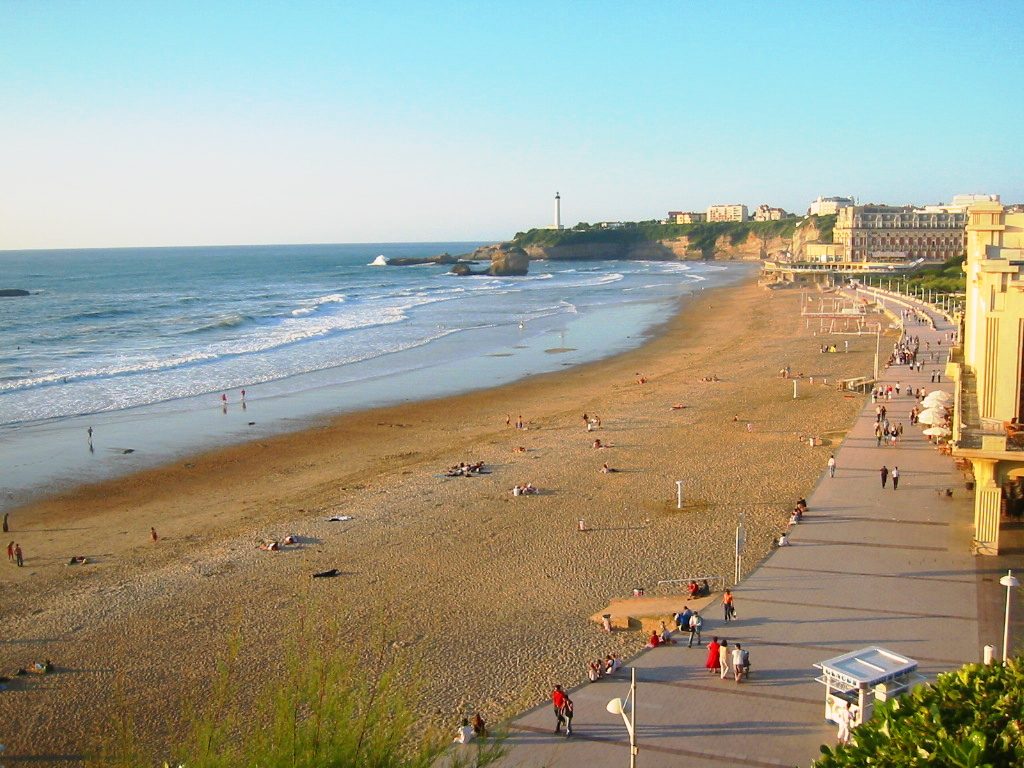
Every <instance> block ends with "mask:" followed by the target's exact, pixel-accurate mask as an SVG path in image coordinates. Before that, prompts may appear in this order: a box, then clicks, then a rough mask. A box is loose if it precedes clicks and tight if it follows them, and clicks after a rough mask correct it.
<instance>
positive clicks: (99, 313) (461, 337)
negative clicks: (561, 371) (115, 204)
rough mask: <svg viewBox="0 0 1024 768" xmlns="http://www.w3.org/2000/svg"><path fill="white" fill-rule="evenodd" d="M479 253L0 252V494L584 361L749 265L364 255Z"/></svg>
mask: <svg viewBox="0 0 1024 768" xmlns="http://www.w3.org/2000/svg"><path fill="white" fill-rule="evenodd" d="M476 245H478V244H477V243H410V244H358V245H351V244H349V245H288V246H244V247H243V246H232V247H206V248H145V249H131V248H128V249H96V250H76V251H24V252H14V251H8V252H0V288H24V289H27V290H29V291H30V292H31V295H30V296H27V297H14V298H3V299H0V467H3V470H2V472H3V475H2V476H0V486H2V488H3V493H4V495H3V497H2V498H0V505H2V506H3V507H10V506H12V505H14V504H16V503H20V502H22V501H24V500H26V499H27V498H29V497H31V496H33V495H36V492H37V491H38V490H39V489H40V488H44V487H45V488H47V489H52V488H55V487H59V486H60V485H61V484H69V483H73V482H82V481H89V480H97V479H102V478H104V477H109V476H112V475H115V474H120V473H124V472H128V471H132V470H135V469H138V468H141V467H144V466H152V465H154V464H156V463H160V462H162V461H166V460H168V459H170V458H173V457H175V456H179V455H184V454H187V453H192V452H195V451H196V450H199V449H204V448H209V447H214V446H216V445H223V444H226V443H230V442H239V441H243V440H246V439H251V438H253V437H258V436H260V435H265V434H271V433H274V432H280V431H284V430H288V429H296V428H299V427H301V426H303V425H305V424H308V423H309V420H310V419H312V418H316V417H322V416H325V415H329V414H333V413H339V412H342V411H347V410H355V409H361V408H366V407H371V406H376V405H382V404H388V403H395V402H402V401H409V400H419V399H424V398H427V397H435V396H442V395H448V394H454V393H457V392H462V391H466V390H469V389H474V388H479V387H485V386H492V385H495V384H500V383H505V382H508V381H514V380H515V379H517V378H521V377H523V376H526V375H529V374H533V373H540V372H544V371H551V370H557V369H558V368H560V367H565V366H568V365H575V364H579V363H581V362H586V361H590V360H594V359H598V358H600V357H602V356H607V355H610V354H613V353H615V352H619V351H622V350H624V349H627V348H629V347H632V346H636V345H638V344H639V343H640V341H641V339H642V337H643V333H644V332H645V331H646V330H647V329H649V328H650V327H652V326H653V325H655V324H657V323H658V322H661V321H663V320H664V319H665V318H666V315H667V312H668V309H667V308H668V307H669V306H670V305H671V302H673V301H674V300H675V299H676V298H677V297H679V296H680V295H682V294H684V293H687V292H692V291H694V290H699V289H701V288H703V287H705V286H709V285H712V284H720V283H722V282H725V281H729V280H732V279H736V277H737V276H738V273H739V272H743V271H745V270H742V269H739V270H737V269H736V268H731V269H730V268H727V267H724V266H722V265H716V264H704V263H686V264H684V263H679V262H644V261H601V262H593V261H586V262H569V261H558V262H548V261H535V262H531V264H530V272H529V274H528V275H527V276H525V277H490V276H485V275H484V276H471V277H456V276H453V275H451V274H449V268H448V267H444V266H437V265H422V266H410V267H394V266H371V262H372V261H374V260H375V259H376V257H378V256H379V255H383V256H385V257H386V258H395V257H423V256H431V255H436V254H438V253H441V252H443V251H447V252H450V253H452V254H461V253H467V252H469V251H471V250H472V249H473V248H474V247H475V246H476ZM243 389H245V390H246V396H245V398H244V401H243V399H242V396H241V390H243ZM89 427H93V429H94V436H93V439H92V440H91V441H88V440H87V438H86V437H85V435H86V430H87V429H88V428H89Z"/></svg>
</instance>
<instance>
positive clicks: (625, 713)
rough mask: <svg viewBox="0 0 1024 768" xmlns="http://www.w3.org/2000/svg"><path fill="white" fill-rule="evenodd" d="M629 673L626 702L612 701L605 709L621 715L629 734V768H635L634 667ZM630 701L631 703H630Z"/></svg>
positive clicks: (636, 749)
mask: <svg viewBox="0 0 1024 768" xmlns="http://www.w3.org/2000/svg"><path fill="white" fill-rule="evenodd" d="M629 671H630V672H631V673H632V675H631V679H630V683H629V693H628V694H627V695H626V700H625V701H623V700H622V699H618V698H615V699H612V700H611V701H609V702H608V706H606V707H605V709H607V710H608V711H609V712H611V713H612V714H613V715H622V722H623V723H625V725H626V732H627V733H629V768H636V753H637V752H639V751H640V750H639V748H638V747H637V745H636V667H630V670H629ZM631 700H632V703H630V701H631Z"/></svg>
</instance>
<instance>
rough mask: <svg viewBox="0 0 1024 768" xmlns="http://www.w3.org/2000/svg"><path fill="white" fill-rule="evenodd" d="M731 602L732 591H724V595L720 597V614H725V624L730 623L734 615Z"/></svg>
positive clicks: (734, 611) (734, 610)
mask: <svg viewBox="0 0 1024 768" xmlns="http://www.w3.org/2000/svg"><path fill="white" fill-rule="evenodd" d="M732 601H733V597H732V590H728V589H727V590H725V594H724V595H722V612H723V613H724V614H725V621H726V623H728V622H730V621H732V620H733V617H734V616H735V615H736V609H735V608H734V607H733V604H732Z"/></svg>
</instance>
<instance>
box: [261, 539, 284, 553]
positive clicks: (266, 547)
mask: <svg viewBox="0 0 1024 768" xmlns="http://www.w3.org/2000/svg"><path fill="white" fill-rule="evenodd" d="M260 549H262V550H263V551H264V552H277V551H279V550H280V549H281V545H280V544H278V543H277V542H276V541H264V542H263V543H262V544H260Z"/></svg>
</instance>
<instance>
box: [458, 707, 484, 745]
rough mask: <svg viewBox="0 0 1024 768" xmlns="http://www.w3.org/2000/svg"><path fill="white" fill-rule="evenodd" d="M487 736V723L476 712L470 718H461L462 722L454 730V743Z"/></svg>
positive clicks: (466, 742) (464, 742)
mask: <svg viewBox="0 0 1024 768" xmlns="http://www.w3.org/2000/svg"><path fill="white" fill-rule="evenodd" d="M486 736H487V723H486V722H484V719H483V717H481V716H480V713H479V712H477V713H476V714H475V715H473V717H472V719H471V718H468V717H464V718H462V724H461V725H460V726H459V728H458V730H457V731H456V732H455V739H454V741H455V743H456V744H468V743H469V742H471V741H472V740H473V739H475V738H480V739H482V738H484V737H486Z"/></svg>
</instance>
